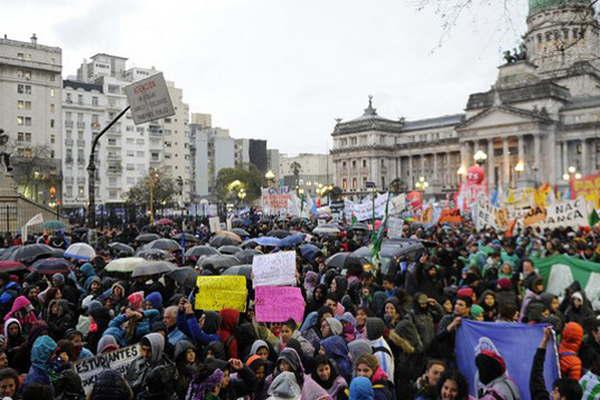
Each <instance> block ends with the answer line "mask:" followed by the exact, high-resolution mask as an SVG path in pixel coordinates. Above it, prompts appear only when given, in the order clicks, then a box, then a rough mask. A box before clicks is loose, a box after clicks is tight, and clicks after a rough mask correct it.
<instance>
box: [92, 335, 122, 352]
mask: <svg viewBox="0 0 600 400" xmlns="http://www.w3.org/2000/svg"><path fill="white" fill-rule="evenodd" d="M120 348H121V346H119V342H117V339H115V337H114V336H112V335H104V336H102V337H101V338H100V340H99V341H98V346H97V348H96V354H104V353H109V352H111V351H115V350H119V349H120Z"/></svg>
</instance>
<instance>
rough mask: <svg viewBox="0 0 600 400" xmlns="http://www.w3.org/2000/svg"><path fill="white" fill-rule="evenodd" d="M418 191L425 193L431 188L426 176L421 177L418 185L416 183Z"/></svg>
mask: <svg viewBox="0 0 600 400" xmlns="http://www.w3.org/2000/svg"><path fill="white" fill-rule="evenodd" d="M415 187H416V188H417V190H419V191H421V192H424V191H425V190H426V189H427V188H428V187H429V182H427V181H426V180H425V177H424V176H420V177H419V180H418V182H417V183H415Z"/></svg>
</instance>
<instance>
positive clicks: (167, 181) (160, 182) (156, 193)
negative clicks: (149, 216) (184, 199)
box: [126, 170, 179, 210]
mask: <svg viewBox="0 0 600 400" xmlns="http://www.w3.org/2000/svg"><path fill="white" fill-rule="evenodd" d="M151 191H152V196H150V194H151ZM178 192H179V188H178V187H177V183H176V181H175V180H174V179H173V177H172V176H171V175H169V174H165V173H163V172H161V171H159V170H151V171H150V173H149V174H148V175H146V176H145V177H144V179H142V180H141V181H140V182H138V183H137V184H136V185H135V186H133V187H131V189H129V191H128V192H127V194H126V199H127V200H126V201H127V202H128V203H130V204H136V205H142V204H145V205H146V207H148V209H149V208H150V197H152V198H153V203H154V204H153V206H154V210H157V209H159V208H164V207H169V206H173V205H174V203H175V199H176V196H177V194H178Z"/></svg>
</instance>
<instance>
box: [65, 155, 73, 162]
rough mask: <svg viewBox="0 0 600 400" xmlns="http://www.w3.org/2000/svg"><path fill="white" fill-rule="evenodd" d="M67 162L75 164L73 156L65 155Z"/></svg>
mask: <svg viewBox="0 0 600 400" xmlns="http://www.w3.org/2000/svg"><path fill="white" fill-rule="evenodd" d="M65 163H67V164H73V157H69V156H66V157H65Z"/></svg>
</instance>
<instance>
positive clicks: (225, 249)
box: [219, 245, 241, 255]
mask: <svg viewBox="0 0 600 400" xmlns="http://www.w3.org/2000/svg"><path fill="white" fill-rule="evenodd" d="M240 250H241V248H240V247H239V246H231V245H227V246H221V247H219V253H221V254H228V255H234V254H235V253H237V252H238V251H240Z"/></svg>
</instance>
